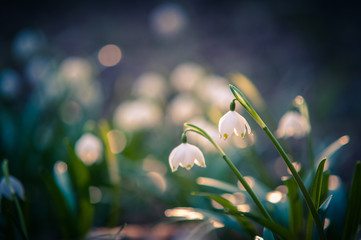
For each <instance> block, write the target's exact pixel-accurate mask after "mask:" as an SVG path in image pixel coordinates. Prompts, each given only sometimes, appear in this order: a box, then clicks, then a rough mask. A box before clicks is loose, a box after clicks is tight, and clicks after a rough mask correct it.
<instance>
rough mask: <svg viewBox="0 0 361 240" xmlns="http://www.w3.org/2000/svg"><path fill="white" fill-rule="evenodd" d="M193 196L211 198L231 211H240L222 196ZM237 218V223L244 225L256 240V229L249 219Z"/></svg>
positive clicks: (202, 194)
mask: <svg viewBox="0 0 361 240" xmlns="http://www.w3.org/2000/svg"><path fill="white" fill-rule="evenodd" d="M192 195H196V196H204V197H207V198H210V199H212V200H214V201H216V202H218V203H219V204H221V205H222V206H223V207H224V208H225V209H229V210H231V211H238V210H237V208H236V207H235V206H233V205H232V204H231V203H230V202H229V201H228V200H227V199H225V198H223V197H221V196H218V195H214V194H211V193H192ZM236 218H237V221H238V222H239V223H240V224H241V225H242V227H243V228H244V230H245V231H246V232H247V233H248V235H249V236H250V237H251V238H252V239H254V237H255V236H256V229H255V228H254V226H253V225H252V223H250V222H249V221H248V220H247V219H245V218H243V217H240V216H236Z"/></svg>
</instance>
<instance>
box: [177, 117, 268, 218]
mask: <svg viewBox="0 0 361 240" xmlns="http://www.w3.org/2000/svg"><path fill="white" fill-rule="evenodd" d="M184 125H185V126H187V127H190V129H186V130H185V132H187V131H193V132H196V133H199V134H200V135H202V136H203V137H205V138H207V139H208V140H209V141H210V142H211V143H212V144H213V145H214V147H215V148H216V149H217V151H218V152H219V154H220V155H221V157H222V158H223V159H224V160H225V161H226V163H227V164H228V166H229V167H230V168H231V170H232V172H233V173H234V174H235V175H236V176H237V178H238V180H239V181H240V182H241V184H242V185H243V187H244V188H245V189H246V191H247V192H248V194H249V195H250V196H251V198H252V200H253V201H254V203H255V204H256V205H257V207H258V208H259V210H260V211H261V213H262V215H263V216H264V217H265V218H267V219H269V220H271V221H273V220H272V218H271V216H270V215H269V213H268V212H267V210H266V209H265V207H264V206H263V205H262V203H261V202H260V201H259V199H258V198H257V196H256V194H255V193H254V192H253V190H252V188H251V187H250V186H249V185H248V183H247V181H246V180H245V179H244V178H243V176H242V174H241V173H240V172H239V171H238V169H237V168H236V166H235V165H234V164H233V162H232V161H231V160H230V159H229V157H228V156H227V155H226V154H225V153H224V151H223V150H222V148H221V147H220V146H219V145H218V144H217V143H216V142H215V141H214V140H213V138H212V137H211V136H209V135H208V134H207V133H206V132H205V131H204V130H203V129H201V128H199V127H197V126H195V125H193V124H189V123H185V124H184Z"/></svg>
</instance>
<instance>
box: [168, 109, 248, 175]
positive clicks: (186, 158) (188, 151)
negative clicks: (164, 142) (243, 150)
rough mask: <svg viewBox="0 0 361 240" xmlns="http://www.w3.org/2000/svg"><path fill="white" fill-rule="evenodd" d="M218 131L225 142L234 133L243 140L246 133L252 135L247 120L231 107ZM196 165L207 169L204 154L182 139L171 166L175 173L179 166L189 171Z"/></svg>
mask: <svg viewBox="0 0 361 240" xmlns="http://www.w3.org/2000/svg"><path fill="white" fill-rule="evenodd" d="M218 130H219V133H220V137H221V138H223V139H224V140H227V139H228V137H230V136H231V135H232V134H233V133H234V134H235V135H236V136H240V137H242V138H243V137H244V136H245V134H246V133H248V134H251V127H250V126H249V124H248V122H247V120H246V119H245V118H244V117H242V116H241V115H240V114H239V113H237V112H235V111H234V107H233V109H232V107H231V110H230V111H229V112H228V113H226V114H225V115H224V116H223V117H222V118H221V119H220V121H219V124H218ZM185 139H186V138H185ZM194 164H196V165H198V166H201V167H206V164H205V160H204V156H203V153H202V152H201V150H200V149H199V148H198V147H196V146H194V145H192V144H189V143H187V142H186V140H183V139H182V144H180V145H179V146H178V147H176V148H174V149H173V151H172V152H171V154H170V155H169V165H170V167H171V169H172V171H173V172H174V171H176V170H177V169H178V166H181V167H184V168H186V169H187V170H189V169H191V168H192V167H193V165H194Z"/></svg>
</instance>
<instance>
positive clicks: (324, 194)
mask: <svg viewBox="0 0 361 240" xmlns="http://www.w3.org/2000/svg"><path fill="white" fill-rule="evenodd" d="M330 175H331V173H330V171H326V172H325V173H324V174H323V180H322V188H321V196H320V202H325V201H326V198H327V197H328V181H329V178H330Z"/></svg>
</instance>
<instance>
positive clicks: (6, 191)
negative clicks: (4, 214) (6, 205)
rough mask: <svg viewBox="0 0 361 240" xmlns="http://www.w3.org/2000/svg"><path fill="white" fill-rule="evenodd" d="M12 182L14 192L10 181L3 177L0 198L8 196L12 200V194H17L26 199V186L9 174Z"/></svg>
mask: <svg viewBox="0 0 361 240" xmlns="http://www.w3.org/2000/svg"><path fill="white" fill-rule="evenodd" d="M9 180H10V184H11V187H12V189H13V190H14V192H13V191H12V190H11V188H10V186H9V184H8V182H7V181H6V179H5V177H3V178H2V179H1V181H0V199H1V197H2V196H4V197H6V198H7V199H9V200H12V196H11V195H12V194H13V193H14V194H16V195H17V196H18V197H20V198H21V199H24V187H23V185H22V184H21V182H20V181H19V180H18V179H17V178H15V177H13V176H9Z"/></svg>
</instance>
